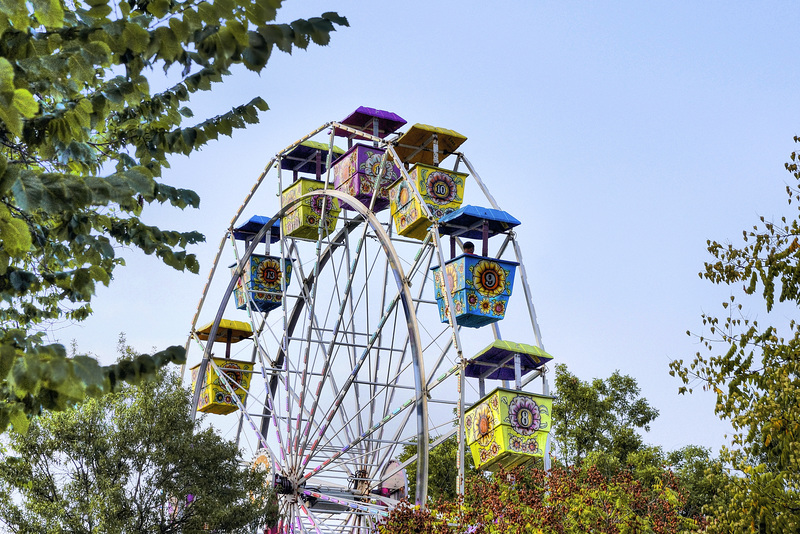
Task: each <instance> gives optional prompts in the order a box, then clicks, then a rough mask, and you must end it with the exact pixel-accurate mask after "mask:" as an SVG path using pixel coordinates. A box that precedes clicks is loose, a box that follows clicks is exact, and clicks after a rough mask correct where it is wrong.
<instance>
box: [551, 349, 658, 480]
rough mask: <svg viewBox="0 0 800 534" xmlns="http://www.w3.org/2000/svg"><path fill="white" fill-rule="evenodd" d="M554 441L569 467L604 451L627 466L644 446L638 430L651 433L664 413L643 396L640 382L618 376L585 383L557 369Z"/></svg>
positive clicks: (564, 370)
mask: <svg viewBox="0 0 800 534" xmlns="http://www.w3.org/2000/svg"><path fill="white" fill-rule="evenodd" d="M555 386H556V391H557V395H556V399H555V401H554V402H553V423H554V427H553V436H552V437H553V440H554V442H555V444H556V446H557V449H558V457H559V460H560V461H561V462H563V463H564V464H565V465H574V464H579V463H580V462H581V461H582V460H583V459H584V458H586V456H587V455H588V454H589V453H591V452H593V451H594V452H598V451H604V452H606V453H608V454H610V455H611V456H612V457H614V458H616V459H618V460H619V461H621V462H625V461H626V458H627V456H628V454H630V453H631V452H634V451H637V450H639V449H640V448H641V447H642V445H643V443H642V437H641V436H640V435H639V434H638V433H637V432H636V429H644V430H649V429H650V423H651V422H652V421H653V420H654V419H655V418H656V417H658V410H656V409H655V408H653V407H652V406H650V404H648V402H647V399H645V398H644V397H640V396H639V392H640V390H639V386H638V385H637V383H636V380H635V379H634V378H632V377H630V376H628V375H621V374H620V373H619V371H615V372H614V374H612V375H611V376H610V377H608V378H607V379H600V378H595V379H594V380H593V381H592V382H591V383H589V382H585V381H583V380H580V379H579V378H578V377H576V376H575V375H573V374H572V373H570V372H569V370H568V369H567V367H566V365H564V364H559V365H556V377H555Z"/></svg>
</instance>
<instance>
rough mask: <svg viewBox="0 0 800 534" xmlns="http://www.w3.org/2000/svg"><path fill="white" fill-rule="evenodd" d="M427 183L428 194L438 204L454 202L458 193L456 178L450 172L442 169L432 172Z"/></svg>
mask: <svg viewBox="0 0 800 534" xmlns="http://www.w3.org/2000/svg"><path fill="white" fill-rule="evenodd" d="M425 185H426V190H427V192H428V196H429V197H430V199H431V200H432V201H433V202H435V203H436V204H442V205H444V204H449V203H451V202H453V200H454V199H455V198H456V194H457V193H458V188H457V187H456V182H455V180H453V178H452V177H451V176H450V175H449V174H447V173H444V172H441V171H434V172H432V173H430V174H429V175H428V179H427V181H426V184H425Z"/></svg>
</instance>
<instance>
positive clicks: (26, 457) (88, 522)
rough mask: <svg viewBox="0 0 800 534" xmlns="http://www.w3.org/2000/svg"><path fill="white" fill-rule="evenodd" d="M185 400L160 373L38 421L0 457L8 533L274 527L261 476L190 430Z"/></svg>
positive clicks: (0, 499) (2, 514) (223, 444)
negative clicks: (135, 384)
mask: <svg viewBox="0 0 800 534" xmlns="http://www.w3.org/2000/svg"><path fill="white" fill-rule="evenodd" d="M189 403H190V397H189V393H188V391H186V390H184V389H182V388H181V385H180V379H179V378H178V377H177V376H176V375H174V374H167V373H166V372H164V371H160V372H158V373H157V375H156V378H155V379H152V380H148V381H144V382H142V384H140V385H139V386H125V387H123V388H121V390H120V391H119V392H118V393H112V394H109V395H107V396H105V397H102V398H100V399H89V400H87V401H86V402H84V403H82V404H81V405H80V406H78V407H77V408H75V409H69V410H65V411H62V412H53V413H49V414H46V415H44V416H43V417H41V418H37V419H35V420H34V421H33V422H32V423H31V426H30V429H29V431H28V432H27V433H26V434H24V435H21V434H17V433H14V434H12V435H10V438H11V442H10V451H9V452H8V454H6V455H4V457H3V459H2V460H0V523H2V524H3V525H4V531H5V532H12V533H20V534H21V533H29V532H86V533H89V532H109V533H115V532H116V533H127V532H131V533H133V532H162V533H165V534H166V533H171V532H175V533H177V532H201V531H217V532H253V527H254V526H263V525H266V524H274V523H275V521H276V520H277V507H276V504H275V498H274V495H272V494H271V493H270V491H269V490H268V489H267V487H268V486H267V481H266V476H265V474H264V473H262V472H259V471H254V470H252V469H250V468H249V467H246V466H241V465H240V464H239V462H238V460H237V453H238V451H237V449H236V446H235V445H234V444H233V443H230V442H227V441H224V440H223V439H222V438H220V437H219V436H218V435H217V434H215V433H214V432H213V431H212V430H210V429H209V430H205V431H202V432H195V428H194V423H193V422H192V421H191V418H190V417H189Z"/></svg>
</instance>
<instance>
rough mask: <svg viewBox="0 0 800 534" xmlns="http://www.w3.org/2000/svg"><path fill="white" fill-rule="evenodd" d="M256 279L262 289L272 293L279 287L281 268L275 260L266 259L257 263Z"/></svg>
mask: <svg viewBox="0 0 800 534" xmlns="http://www.w3.org/2000/svg"><path fill="white" fill-rule="evenodd" d="M256 277H257V278H258V281H259V282H260V284H261V285H262V286H263V287H264V289H267V290H273V291H274V290H276V289H280V287H281V268H280V265H279V264H278V262H277V261H275V260H272V259H268V260H264V261H262V262H261V263H259V264H258V267H257V268H256Z"/></svg>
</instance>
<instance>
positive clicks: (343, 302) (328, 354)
mask: <svg viewBox="0 0 800 534" xmlns="http://www.w3.org/2000/svg"><path fill="white" fill-rule="evenodd" d="M365 226H366V225H365ZM364 233H365V234H366V228H365V230H364ZM363 242H364V238H363V235H362V239H361V240H360V242H359V244H358V245H357V248H356V257H355V258H354V259H353V260H352V264H351V265H352V267H351V268H350V269H349V272H348V275H347V281H346V284H345V288H344V291H343V293H344V295H345V297H344V298H341V295H338V294H337V296H338V297H339V301H340V305H339V311H338V314H337V316H336V320H335V323H334V325H333V328H332V335H331V340H330V342H329V345H328V347H327V350H325V349H324V348H323V351H324V356H325V359H324V363H323V367H322V371H321V374H322V378H321V380H320V384H319V386H318V388H317V395H316V398H315V399H314V401H313V403H312V406H311V416H310V417H309V421H308V423H307V424H306V426H305V430H304V431H303V444H302V447H301V448H300V449H299V455H300V456H302V455H303V453H304V452H305V449H306V447H307V445H308V439H309V433H310V428H311V427H310V423H311V421H313V419H314V416H315V415H316V412H317V408H318V406H319V401H320V398H321V392H322V389H323V388H324V387H325V382H326V381H327V379H328V376H329V375H330V373H329V370H330V366H331V365H332V364H333V359H334V357H335V355H336V354H337V352H334V351H333V348H334V346H335V344H336V341H337V337H338V336H339V331H340V328H341V325H342V322H343V320H344V317H345V311H346V309H347V306H348V303H349V304H350V305H351V306H352V302H351V300H350V298H349V295H350V294H351V289H352V285H353V279H354V276H355V274H356V273H355V268H356V265H357V263H358V260H359V258H360V256H361V251H362V244H363ZM347 250H349V247H348V249H347ZM344 259H346V258H345V256H344V255H343V260H344ZM348 263H349V262H348ZM334 276H335V278H336V279H337V280H338V279H339V276H336V273H335V272H334ZM334 287H336V288H337V289H338V284H334ZM351 309H352V308H351ZM350 315H351V317H352V316H353V315H354V314H353V313H351V314H350ZM320 336H321V333H320ZM359 430H360V429H359Z"/></svg>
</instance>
